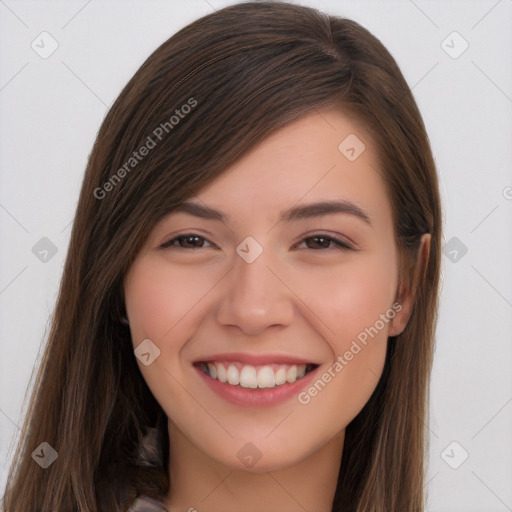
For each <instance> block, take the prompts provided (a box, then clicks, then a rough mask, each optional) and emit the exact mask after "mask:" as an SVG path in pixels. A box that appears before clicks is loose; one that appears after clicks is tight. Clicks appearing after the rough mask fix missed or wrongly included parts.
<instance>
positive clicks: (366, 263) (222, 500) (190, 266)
mask: <svg viewBox="0 0 512 512" xmlns="http://www.w3.org/2000/svg"><path fill="white" fill-rule="evenodd" d="M349 134H356V135H357V137H358V138H359V139H360V140H362V141H363V142H364V144H365V146H366V149H365V150H364V152H363V153H362V154H361V155H360V156H359V157H358V158H357V159H356V160H355V161H349V160H348V159H347V158H346V157H345V155H344V154H342V153H341V152H340V151H339V150H338V146H339V144H340V143H341V141H343V140H344V139H345V138H346V137H347V136H348V135H349ZM378 168H379V162H378V158H377V155H376V153H375V151H374V148H373V144H372V142H371V140H370V138H369V137H368V135H367V133H366V132H365V131H364V129H363V127H362V126H361V125H360V124H359V123H358V122H357V121H355V120H354V119H352V118H350V117H348V116H347V115H346V114H344V113H343V112H341V111H339V110H335V109H324V110H321V111H318V112H315V113H312V114H308V115H306V116H304V117H303V118H301V119H300V120H298V121H296V122H294V123H292V124H290V125H288V126H287V127H285V128H282V129H280V130H279V131H277V132H275V133H274V134H272V135H271V136H270V137H268V138H267V139H266V140H265V141H264V142H263V143H261V144H260V145H259V146H257V147H256V148H255V149H254V150H252V151H251V152H250V153H248V154H247V155H246V156H244V158H242V159H241V160H240V161H239V162H237V164H236V165H234V166H232V167H230V168H229V169H227V170H226V171H225V172H224V173H223V174H222V176H220V177H219V178H218V179H217V180H216V181H215V182H213V183H212V184H210V185H209V186H208V187H207V188H205V189H203V190H202V191H201V192H200V193H199V194H198V195H197V196H196V197H194V198H191V200H193V201H194V202H198V203H201V204H203V205H207V206H210V207H212V208H216V209H219V210H221V211H223V212H225V213H226V214H228V215H230V216H231V219H230V220H229V222H228V221H226V222H225V223H224V222H221V221H219V220H209V219H201V218H198V217H195V216H192V215H190V214H188V213H184V212H179V213H177V212H173V213H171V214H170V215H168V216H167V217H166V218H165V219H163V220H162V221H161V222H160V223H159V224H157V225H156V226H155V228H154V229H153V231H152V232H151V233H150V235H149V238H148V240H147V243H146V245H145V247H144V248H143V250H142V251H141V252H140V254H139V255H138V257H137V259H136V260H135V262H134V264H133V266H132V267H131V269H130V271H129V273H128V274H127V276H126V279H125V301H126V310H127V315H128V320H129V323H130V329H131V334H132V340H133V345H134V348H135V347H137V346H138V345H139V344H140V343H141V341H142V340H144V339H147V338H149V339H150V340H151V341H152V342H153V343H154V344H155V345H156V346H157V347H158V348H159V350H160V355H159V357H158V358H156V359H155V361H154V362H153V363H152V364H150V365H149V366H145V365H144V364H142V363H141V362H140V361H139V360H138V359H137V362H138V364H139V367H140V370H141V372H142V375H143V377H144V379H145V380H146V382H147V384H148V386H149V388H150V389H151V391H152V393H153V394H154V396H155V398H156V399H157V400H158V402H159V403H160V405H161V406H162V408H163V409H164V410H165V412H166V413H167V416H168V418H169V422H168V426H169V436H170V446H171V449H170V452H171V457H170V467H169V471H170V480H171V492H170V494H169V496H168V497H167V500H166V502H165V505H166V506H167V507H168V508H169V509H170V510H172V511H174V510H184V511H186V510H194V508H195V509H196V510H198V511H208V512H220V511H222V512H230V511H233V512H234V511H237V512H240V511H243V512H256V511H258V512H259V511H261V510H268V511H278V510H279V511H280V512H292V511H299V510H300V511H303V510H315V511H317V512H322V511H330V510H331V506H332V501H333V497H334V493H335V489H336V483H337V479H338V469H339V464H340V461H341V456H342V449H343V441H344V435H345V428H346V426H347V425H348V424H349V423H350V421H351V420H352V419H353V418H354V417H355V416H356V415H357V414H358V413H359V412H360V410H361V409H362V408H363V406H364V405H365V403H366V402H367V401H368V399H369V397H370V396H371V394H372V392H373V391H374V389H375V387H376V385H377V382H378V379H379V377H380V375H381V373H382V369H383V365H384V360H385V353H386V345H387V339H388V336H392V335H396V334H399V333H400V332H401V331H402V330H403V329H404V327H405V325H406V322H407V318H408V316H409V313H410V308H411V304H412V296H411V294H410V293H408V292H407V291H406V290H405V291H404V292H402V291H400V294H401V295H399V289H400V290H402V288H401V287H400V288H399V280H398V275H399V274H398V270H399V261H398V251H397V248H396V245H395V239H394V231H393V222H392V215H391V206H390V202H389V199H388V197H387V193H386V189H385V186H384V182H383V180H382V177H381V176H380V174H379V172H377V169H378ZM335 199H345V200H347V201H350V202H352V203H354V204H356V205H357V206H359V207H360V208H361V209H363V210H364V211H365V212H366V214H367V215H368V217H369V220H370V222H371V224H370V223H367V222H365V221H364V220H362V219H361V218H359V217H357V216H355V215H352V214H348V213H335V214H329V215H325V216H319V217H315V218H309V219H301V220H297V221H293V222H278V217H279V214H280V212H281V211H283V210H285V209H288V208H290V207H293V206H297V205H304V204H307V203H312V202H316V201H320V200H335ZM190 233H192V234H196V235H197V236H199V237H203V238H199V239H194V238H192V240H191V239H185V240H183V239H182V241H181V246H180V242H178V241H175V242H174V245H173V246H170V247H167V248H161V247H160V246H161V245H162V244H163V243H165V242H167V241H168V240H171V239H174V238H175V237H177V236H178V235H185V234H190ZM314 235H317V236H318V235H324V236H332V237H335V238H338V239H341V240H343V241H345V242H346V243H349V244H350V246H351V247H352V249H351V250H347V249H341V248H339V247H338V246H336V245H335V244H333V243H330V244H329V242H328V241H325V240H324V241H322V240H320V241H318V239H317V240H316V242H315V238H314ZM247 236H252V237H253V238H254V239H255V240H256V241H257V242H258V243H259V245H260V246H261V247H262V248H263V252H262V254H261V255H260V256H259V257H258V258H257V259H256V260H255V261H254V262H252V263H247V262H246V261H245V260H244V259H243V258H241V257H240V256H239V255H238V254H237V253H236V251H235V249H236V248H237V246H238V245H239V244H240V243H241V242H242V241H243V240H244V239H245V238H246V237H247ZM312 237H313V238H312ZM428 243H429V238H428V235H425V236H424V237H423V239H422V245H421V249H420V254H422V255H423V257H424V259H425V258H426V257H428ZM194 247H195V248H194ZM397 301H398V302H399V303H400V306H401V309H400V311H399V312H396V311H395V315H394V318H392V319H390V320H389V321H388V322H385V325H384V327H383V328H382V329H381V330H380V331H379V332H378V334H377V335H375V336H374V337H373V338H369V342H368V344H367V345H366V346H364V348H363V349H362V350H361V351H360V352H359V353H358V354H357V355H355V356H354V357H353V359H352V360H350V361H349V362H348V363H347V365H346V366H344V368H343V370H342V371H341V372H339V373H337V374H336V376H335V377H334V378H332V380H331V381H330V382H329V383H328V384H327V385H326V386H325V387H324V388H323V389H322V390H321V391H320V392H318V394H317V395H316V396H314V397H312V398H311V400H310V401H309V403H307V404H302V403H299V401H298V400H297V396H293V397H292V398H290V399H289V400H286V401H285V402H283V403H280V404H277V405H272V406H268V407H258V408H254V407H249V408H247V407H241V406H237V405H234V404H231V403H229V402H227V401H226V400H224V399H223V398H222V397H220V396H218V395H217V394H216V393H214V392H213V391H212V390H211V389H210V388H209V387H208V386H207V385H206V384H205V382H204V381H203V379H202V378H201V377H200V376H199V375H198V373H197V370H196V369H195V368H194V367H193V365H192V363H193V362H194V361H197V360H199V359H201V357H202V356H205V355H211V354H218V353H226V352H243V353H250V354H261V353H279V354H288V355H294V356H300V357H303V358H305V359H307V360H309V361H312V362H316V363H318V364H320V368H319V370H318V372H319V373H318V375H321V374H322V373H323V372H324V371H327V370H328V368H329V367H331V366H332V364H333V363H334V361H335V360H336V358H337V356H339V355H343V354H344V353H345V352H346V351H347V350H349V348H350V346H351V344H352V342H353V340H355V339H356V337H357V336H358V334H360V333H361V332H363V331H364V330H365V328H368V327H370V326H374V325H375V323H376V321H377V320H379V318H381V316H380V315H382V314H385V313H386V312H387V311H389V310H392V306H393V304H394V303H396V302H397ZM248 442H251V443H253V445H255V447H256V448H257V450H258V452H259V453H260V454H261V459H260V460H259V461H258V462H257V463H256V464H255V465H254V466H252V467H250V468H249V467H246V465H245V464H244V463H243V461H242V460H240V459H239V458H238V456H237V453H238V451H239V450H240V449H241V448H242V447H243V446H244V445H245V444H246V443H248ZM192 507H193V508H192Z"/></svg>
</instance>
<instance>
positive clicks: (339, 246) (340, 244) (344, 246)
mask: <svg viewBox="0 0 512 512" xmlns="http://www.w3.org/2000/svg"><path fill="white" fill-rule="evenodd" d="M187 238H199V239H202V240H206V241H207V242H208V243H209V244H211V245H212V246H214V247H217V246H216V245H215V244H212V242H210V241H209V240H208V239H207V238H205V237H204V236H201V235H198V234H196V233H185V234H183V235H178V236H176V237H174V238H172V239H171V240H168V241H167V242H164V243H163V244H162V245H161V246H160V248H161V249H169V248H171V247H174V248H177V249H180V250H183V251H196V250H197V249H204V247H180V246H176V245H174V242H176V241H179V240H183V239H187ZM314 238H321V239H323V240H327V241H329V242H332V243H333V244H334V245H335V246H336V247H331V248H325V247H324V248H319V249H311V250H313V251H331V250H333V249H335V250H341V251H353V250H355V248H354V247H352V246H351V245H350V244H348V243H347V242H345V241H343V240H340V239H339V238H334V237H332V236H329V235H326V234H324V233H316V234H314V235H310V236H308V237H306V238H303V239H302V240H301V242H304V241H306V240H312V239H314Z"/></svg>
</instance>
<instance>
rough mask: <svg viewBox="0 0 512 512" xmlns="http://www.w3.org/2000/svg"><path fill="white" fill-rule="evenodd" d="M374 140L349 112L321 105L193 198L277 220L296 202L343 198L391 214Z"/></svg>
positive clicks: (239, 211) (210, 204)
mask: <svg viewBox="0 0 512 512" xmlns="http://www.w3.org/2000/svg"><path fill="white" fill-rule="evenodd" d="M381 174H382V170H381V169H380V164H379V161H378V157H377V154H376V149H375V147H374V144H373V142H372V141H371V140H370V137H369V135H368V134H367V132H366V130H365V129H364V127H363V126H362V124H361V123H359V122H358V121H357V120H355V119H354V118H353V117H350V116H348V115H346V114H345V113H344V112H343V111H341V110H340V109H334V108H332V109H323V110H318V111H314V112H312V113H310V114H307V115H305V116H304V117H302V118H300V119H299V120H297V121H294V122H293V123H291V124H289V125H287V126H285V127H283V128H281V129H279V130H278V131H276V132H274V133H273V134H271V135H270V136H269V137H267V138H266V139H264V140H263V142H261V143H260V144H259V145H257V146H256V147H255V148H253V149H252V150H251V151H250V152H249V153H247V154H246V155H244V156H243V157H242V158H241V159H240V160H239V161H238V162H237V163H236V164H234V165H233V166H231V167H230V168H228V169H226V171H224V172H223V173H222V174H221V175H220V176H219V177H218V178H217V179H216V180H215V181H214V182H212V183H210V184H209V185H208V186H207V187H205V188H204V189H202V190H201V191H200V193H198V194H197V197H198V198H199V199H201V200H202V201H203V202H204V203H206V204H208V205H209V206H216V207H218V208H219V209H222V210H223V211H226V212H228V213H229V211H230V210H232V211H233V213H234V215H235V216H236V215H237V214H238V215H240V214H243V212H244V211H247V212H248V213H252V214H254V213H255V206H257V214H258V217H259V218H263V217H265V216H268V217H269V220H270V217H272V219H275V215H276V211H278V210H279V211H282V210H284V209H287V208H289V207H290V206H291V205H293V204H295V203H299V202H300V203H308V202H313V201H319V200H340V199H342V200H347V201H350V202H352V203H355V204H359V205H360V206H361V207H363V209H365V210H366V209H368V210H370V211H371V210H374V213H375V214H380V215H383V214H384V215H387V214H389V216H390V215H391V213H390V212H391V209H390V208H391V207H390V204H389V200H388V198H387V193H386V187H385V184H384V181H383V179H382V175H381Z"/></svg>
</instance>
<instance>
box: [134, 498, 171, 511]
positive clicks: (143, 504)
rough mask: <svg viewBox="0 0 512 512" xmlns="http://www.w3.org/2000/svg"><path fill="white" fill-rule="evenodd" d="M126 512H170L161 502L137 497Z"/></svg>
mask: <svg viewBox="0 0 512 512" xmlns="http://www.w3.org/2000/svg"><path fill="white" fill-rule="evenodd" d="M126 512H169V511H168V510H167V509H166V508H165V507H164V506H163V505H162V503H160V502H159V501H157V500H155V499H153V498H149V497H148V496H143V495H140V496H137V497H136V498H135V499H134V500H133V502H132V504H131V505H130V508H129V509H128V510H127V511H126Z"/></svg>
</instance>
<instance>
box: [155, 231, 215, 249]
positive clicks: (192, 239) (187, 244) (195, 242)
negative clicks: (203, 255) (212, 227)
mask: <svg viewBox="0 0 512 512" xmlns="http://www.w3.org/2000/svg"><path fill="white" fill-rule="evenodd" d="M205 242H206V243H208V244H210V245H212V246H213V244H211V243H210V242H209V241H208V240H207V239H206V238H204V237H203V236H200V235H197V234H195V233H187V234H185V235H180V236H177V237H175V238H173V239H171V240H169V241H167V242H165V243H164V244H162V245H161V246H160V247H161V248H162V249H166V248H170V247H176V248H178V249H202V248H203V247H205V245H204V243H205Z"/></svg>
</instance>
